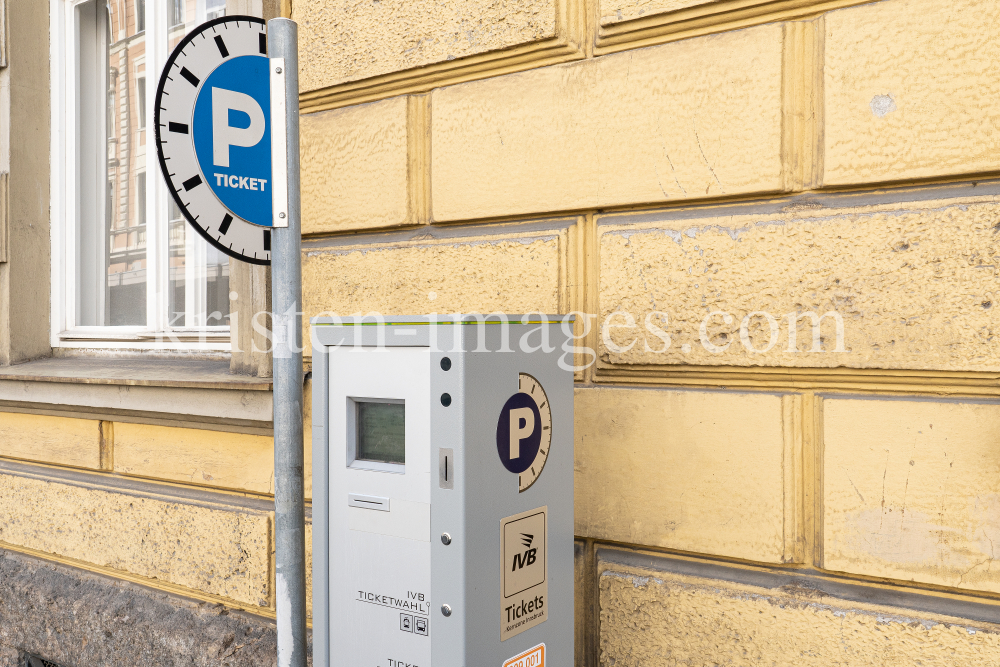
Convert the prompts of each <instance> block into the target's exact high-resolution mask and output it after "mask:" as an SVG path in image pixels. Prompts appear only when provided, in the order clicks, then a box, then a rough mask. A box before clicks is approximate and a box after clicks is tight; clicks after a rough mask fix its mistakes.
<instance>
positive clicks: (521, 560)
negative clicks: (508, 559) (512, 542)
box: [510, 533, 538, 572]
mask: <svg viewBox="0 0 1000 667" xmlns="http://www.w3.org/2000/svg"><path fill="white" fill-rule="evenodd" d="M534 539H535V536H534V535H529V534H528V533H521V542H522V544H524V546H526V547H527V550H526V551H524V552H523V553H516V554H514V563H513V565H512V566H511V568H510V571H511V572H514V571H515V570H520V569H521V568H522V567H525V566H528V565H534V564H535V561H537V560H538V548H537V547H535V548H533V547H532V546H531V543H532V542H533V541H534Z"/></svg>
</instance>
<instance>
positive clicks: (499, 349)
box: [312, 315, 573, 667]
mask: <svg viewBox="0 0 1000 667" xmlns="http://www.w3.org/2000/svg"><path fill="white" fill-rule="evenodd" d="M506 318H508V319H505V318H504V317H498V316H496V315H494V316H491V317H489V318H484V317H483V316H471V315H470V316H448V317H447V318H438V317H433V318H432V317H412V318H388V319H385V320H384V321H382V320H373V319H372V318H370V317H369V318H358V319H337V320H331V319H325V318H317V319H315V320H313V322H312V340H313V384H312V387H313V389H312V391H313V515H312V516H313V583H312V586H313V658H314V663H313V664H314V665H316V667H327V666H328V665H329V666H332V667H572V665H573V373H572V368H571V367H570V366H571V364H572V355H571V354H570V353H569V352H568V350H570V349H571V348H570V345H571V344H572V341H571V340H570V338H569V335H570V334H571V328H572V325H571V323H569V321H567V323H564V321H563V318H562V317H561V316H542V315H537V316H532V317H525V318H523V319H522V317H521V316H519V315H509V316H506Z"/></svg>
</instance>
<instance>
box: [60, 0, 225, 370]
mask: <svg viewBox="0 0 1000 667" xmlns="http://www.w3.org/2000/svg"><path fill="white" fill-rule="evenodd" d="M87 1H88V0H49V16H50V30H51V32H50V34H51V40H50V45H51V52H50V62H51V63H52V85H51V108H52V118H51V154H50V160H51V161H50V165H51V179H52V180H51V191H50V202H49V204H50V211H51V216H52V217H51V225H52V227H51V229H52V232H51V234H50V236H51V242H52V262H51V276H50V278H51V287H52V292H51V305H52V310H51V318H50V337H51V345H52V347H62V348H108V349H131V350H136V349H138V350H188V351H195V350H200V351H229V350H230V349H231V343H230V328H229V326H211V327H200V328H199V327H176V326H175V327H170V326H168V321H167V320H168V312H167V311H168V308H169V285H170V283H169V274H168V268H169V267H168V264H169V257H168V252H169V250H168V248H169V239H168V231H169V225H168V221H167V216H168V214H167V210H168V208H167V205H168V198H169V194H168V193H167V188H166V185H165V184H164V182H163V179H162V178H160V177H159V169H160V167H159V163H158V162H157V161H156V159H155V148H153V147H152V146H151V145H150V142H152V141H153V136H154V134H153V133H152V132H150V131H149V124H151V123H152V120H153V114H152V111H153V110H154V109H155V98H156V82H157V81H158V79H159V72H161V71H162V70H163V66H164V64H165V63H166V59H167V55H168V54H167V44H168V32H167V31H168V28H167V6H166V5H167V3H166V2H162V1H158V0H146V23H145V28H146V30H145V39H146V54H145V56H144V59H145V76H146V114H147V117H146V120H147V129H146V130H145V131H146V133H147V134H146V149H147V150H146V151H145V152H146V156H145V159H146V174H147V177H146V221H147V227H146V230H147V237H146V280H147V291H146V325H145V326H100V327H94V326H88V327H85V326H77V325H76V312H75V311H76V292H77V273H76V264H77V260H76V247H77V243H76V224H75V223H76V209H75V202H76V194H77V192H76V189H77V185H76V184H77V173H76V164H77V161H76V147H77V127H78V118H77V112H76V95H77V93H76V71H77V69H76V68H77V59H76V54H77V53H78V48H77V38H76V25H75V24H76V14H75V12H76V9H77V7H78V6H79V5H81V4H83V3H85V2H87ZM98 1H99V2H101V1H102V0H98ZM116 1H123V2H129V0H116ZM199 4H201V5H203V4H204V3H199ZM133 7H134V5H133ZM161 26H162V29H161V28H160V27H161ZM114 34H115V30H114V26H112V35H114ZM189 231H190V232H191V233H189V234H187V235H186V236H187V237H193V236H195V235H196V232H194V230H189ZM186 245H187V247H188V248H191V247H192V243H191V242H190V241H189V242H188V243H187V244H186ZM202 254H203V253H202ZM187 257H188V258H190V259H195V257H193V256H187ZM230 261H235V260H230ZM185 265H186V266H187V265H190V266H192V267H193V266H194V264H193V262H191V261H185ZM194 273H196V272H195V271H193V270H192V269H188V270H187V271H186V274H187V275H188V277H193V275H192V274H194ZM201 273H204V272H201ZM202 282H204V280H202ZM187 284H188V285H191V284H192V283H190V282H189V283H187ZM196 291H197V290H195V289H186V290H185V293H187V292H196ZM191 301H192V299H191V297H188V298H187V302H188V303H190V302H191Z"/></svg>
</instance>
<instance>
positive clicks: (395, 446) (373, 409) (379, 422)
mask: <svg viewBox="0 0 1000 667" xmlns="http://www.w3.org/2000/svg"><path fill="white" fill-rule="evenodd" d="M355 405H356V406H357V411H358V412H357V425H358V441H357V442H358V449H357V454H356V456H355V458H356V459H358V460H361V461H378V462H380V463H399V464H405V463H406V406H405V405H404V404H402V403H375V402H368V401H364V402H362V401H357V402H355Z"/></svg>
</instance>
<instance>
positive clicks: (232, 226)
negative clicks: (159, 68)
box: [154, 16, 273, 264]
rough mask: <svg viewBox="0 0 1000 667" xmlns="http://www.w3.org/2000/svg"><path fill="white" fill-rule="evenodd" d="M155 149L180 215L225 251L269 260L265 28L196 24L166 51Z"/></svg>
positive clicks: (246, 23)
mask: <svg viewBox="0 0 1000 667" xmlns="http://www.w3.org/2000/svg"><path fill="white" fill-rule="evenodd" d="M155 109H156V113H155V116H154V129H155V134H156V152H157V156H158V157H159V160H160V169H161V171H162V172H163V176H164V179H165V180H166V182H167V189H168V190H169V191H170V194H171V196H172V197H173V198H174V201H175V202H176V203H177V206H178V207H179V208H180V210H181V212H182V213H183V214H184V217H185V218H187V220H188V222H190V223H191V225H192V226H193V227H194V228H195V229H197V230H198V232H199V233H200V234H201V235H202V236H203V237H204V238H205V240H207V241H208V242H209V243H211V244H212V245H213V246H215V247H216V248H218V249H219V250H221V251H222V252H224V253H226V254H227V255H230V256H231V257H235V258H237V259H242V260H244V261H246V262H250V263H252V264H269V263H270V258H271V230H270V229H267V228H268V227H271V226H272V222H273V218H272V192H271V188H272V185H273V183H272V176H271V127H270V125H271V103H270V68H269V61H268V58H267V28H266V24H265V23H264V21H263V20H261V19H258V18H254V17H251V16H226V17H222V18H218V19H215V20H212V21H208V22H206V23H203V24H202V25H200V26H199V27H198V28H197V29H196V30H195V31H194V32H192V33H190V34H189V35H187V37H185V38H184V39H183V40H181V42H180V43H179V44H178V45H177V47H176V48H175V49H174V51H173V53H171V54H170V58H169V59H168V60H167V64H166V66H165V67H164V69H163V74H162V76H161V77H160V83H159V87H158V88H157V90H156V106H155Z"/></svg>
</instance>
